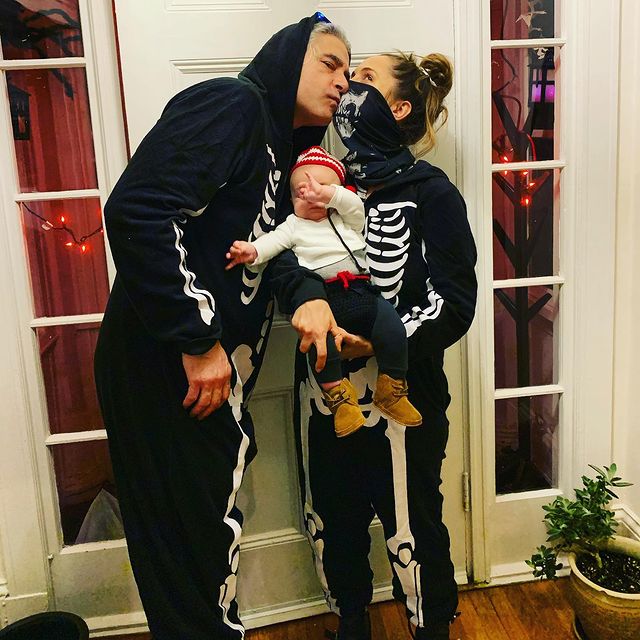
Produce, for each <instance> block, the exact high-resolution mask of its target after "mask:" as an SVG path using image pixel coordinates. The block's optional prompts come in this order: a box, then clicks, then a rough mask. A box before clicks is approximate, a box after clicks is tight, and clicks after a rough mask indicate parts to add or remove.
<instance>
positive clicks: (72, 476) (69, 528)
mask: <svg viewBox="0 0 640 640" xmlns="http://www.w3.org/2000/svg"><path fill="white" fill-rule="evenodd" d="M51 454H52V456H53V467H54V470H55V474H56V486H57V488H58V500H59V505H60V520H61V523H62V534H63V539H64V544H65V546H66V545H73V544H80V543H83V542H99V541H101V540H118V539H120V538H124V532H123V528H122V518H121V516H120V506H119V505H118V500H117V497H118V494H117V491H116V486H115V483H114V480H113V469H112V468H111V459H110V457H109V447H108V444H107V441H106V440H98V441H94V442H79V443H77V444H75V443H74V444H59V445H54V446H53V447H51Z"/></svg>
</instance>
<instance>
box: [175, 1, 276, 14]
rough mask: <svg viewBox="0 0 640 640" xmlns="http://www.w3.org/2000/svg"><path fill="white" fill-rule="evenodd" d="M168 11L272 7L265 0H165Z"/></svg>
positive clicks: (237, 9)
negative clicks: (241, 0) (237, 0)
mask: <svg viewBox="0 0 640 640" xmlns="http://www.w3.org/2000/svg"><path fill="white" fill-rule="evenodd" d="M165 8H166V10H167V12H171V13H179V12H181V11H198V12H203V13H204V12H210V11H225V12H227V11H269V10H270V7H269V6H268V5H267V3H266V2H264V0H253V1H251V0H249V1H247V0H244V1H243V2H229V0H199V1H198V0H185V1H183V0H165Z"/></svg>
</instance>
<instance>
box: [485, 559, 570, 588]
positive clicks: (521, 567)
mask: <svg viewBox="0 0 640 640" xmlns="http://www.w3.org/2000/svg"><path fill="white" fill-rule="evenodd" d="M568 575H569V567H568V566H565V567H564V568H563V569H560V571H558V577H559V578H562V577H564V576H568ZM534 580H539V578H534V576H533V573H532V572H531V567H529V565H527V563H526V562H525V561H524V560H523V561H521V562H511V563H507V564H497V565H494V566H493V567H491V586H492V587H499V586H501V585H507V584H518V583H520V582H533V581H534Z"/></svg>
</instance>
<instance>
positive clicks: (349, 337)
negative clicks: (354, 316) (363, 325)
mask: <svg viewBox="0 0 640 640" xmlns="http://www.w3.org/2000/svg"><path fill="white" fill-rule="evenodd" d="M335 340H336V347H337V349H338V351H340V357H341V358H342V359H343V360H352V359H353V358H364V357H365V356H372V355H374V353H373V345H372V344H371V342H370V341H369V340H367V339H366V338H363V337H362V336H358V335H356V334H354V333H347V332H346V331H344V330H343V329H340V328H339V327H338V333H337V335H336V336H335Z"/></svg>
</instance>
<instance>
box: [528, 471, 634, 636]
mask: <svg viewBox="0 0 640 640" xmlns="http://www.w3.org/2000/svg"><path fill="white" fill-rule="evenodd" d="M589 466H590V467H591V468H592V469H593V470H594V471H595V472H596V477H595V479H592V478H588V477H587V476H582V485H583V488H582V489H576V490H575V499H573V500H570V499H568V498H565V497H562V496H559V497H557V498H556V499H555V500H554V501H553V502H552V503H551V504H548V505H546V506H544V507H543V509H544V510H545V511H546V515H545V517H544V522H545V524H546V525H547V532H548V534H549V536H548V538H547V542H548V543H550V546H545V545H542V546H540V547H538V549H537V551H536V553H534V554H533V555H532V556H531V560H527V564H528V565H529V566H530V567H531V568H532V569H533V575H534V576H536V577H539V578H555V577H556V573H557V571H558V570H559V569H561V568H562V566H563V565H562V563H561V562H559V561H558V554H559V553H568V554H569V556H568V558H569V566H570V569H571V572H570V575H569V581H568V588H567V596H568V598H569V601H570V602H571V605H572V607H573V610H574V611H575V614H576V620H575V630H576V637H578V638H583V639H585V640H638V639H639V638H640V542H638V541H636V540H632V539H630V538H623V537H620V536H616V535H615V530H616V526H617V523H616V521H615V519H614V513H613V511H611V510H610V509H609V508H608V505H609V503H610V502H611V500H612V499H613V498H617V497H618V496H616V494H615V493H613V491H612V488H616V487H626V486H629V485H630V483H628V482H623V481H622V479H621V478H620V477H618V476H617V475H616V473H617V467H616V465H615V464H612V465H611V466H610V467H604V469H599V468H598V467H594V466H592V465H589Z"/></svg>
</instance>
